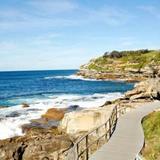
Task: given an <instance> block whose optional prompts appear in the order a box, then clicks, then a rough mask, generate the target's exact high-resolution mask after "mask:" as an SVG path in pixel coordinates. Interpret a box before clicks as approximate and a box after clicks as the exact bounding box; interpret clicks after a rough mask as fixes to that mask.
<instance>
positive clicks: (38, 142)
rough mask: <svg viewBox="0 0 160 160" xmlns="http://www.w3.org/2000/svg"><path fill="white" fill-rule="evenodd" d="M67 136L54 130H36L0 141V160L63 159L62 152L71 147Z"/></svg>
mask: <svg viewBox="0 0 160 160" xmlns="http://www.w3.org/2000/svg"><path fill="white" fill-rule="evenodd" d="M72 145H73V144H72V141H71V140H70V138H69V136H67V135H60V133H59V132H58V131H57V130H55V129H50V130H47V131H46V130H43V129H36V130H32V131H30V132H28V133H27V134H26V135H25V136H22V137H14V138H9V139H6V140H1V141H0V160H57V159H58V155H59V154H60V155H61V156H59V158H61V159H65V157H64V156H63V154H62V153H63V152H65V151H66V150H68V149H69V148H70V147H71V146H72Z"/></svg>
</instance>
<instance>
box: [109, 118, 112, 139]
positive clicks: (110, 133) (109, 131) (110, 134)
mask: <svg viewBox="0 0 160 160" xmlns="http://www.w3.org/2000/svg"><path fill="white" fill-rule="evenodd" d="M111 128H112V126H111V118H109V137H111V134H112V133H111Z"/></svg>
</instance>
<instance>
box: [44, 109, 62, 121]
mask: <svg viewBox="0 0 160 160" xmlns="http://www.w3.org/2000/svg"><path fill="white" fill-rule="evenodd" d="M63 117H64V110H61V109H56V108H50V109H48V111H47V112H46V113H45V114H44V115H42V118H45V119H46V120H61V119H62V118H63Z"/></svg>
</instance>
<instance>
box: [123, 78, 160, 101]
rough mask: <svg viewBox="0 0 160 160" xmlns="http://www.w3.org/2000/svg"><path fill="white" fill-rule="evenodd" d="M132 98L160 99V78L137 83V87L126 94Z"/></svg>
mask: <svg viewBox="0 0 160 160" xmlns="http://www.w3.org/2000/svg"><path fill="white" fill-rule="evenodd" d="M125 96H126V97H128V98H129V99H130V100H135V99H147V98H150V99H160V78H151V79H147V80H146V81H142V82H140V83H138V84H136V85H135V88H134V89H133V90H131V91H128V92H127V93H126V94H125Z"/></svg>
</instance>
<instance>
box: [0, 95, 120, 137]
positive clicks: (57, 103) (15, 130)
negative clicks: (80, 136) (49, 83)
mask: <svg viewBox="0 0 160 160" xmlns="http://www.w3.org/2000/svg"><path fill="white" fill-rule="evenodd" d="M121 96H122V94H121V93H118V92H116V93H108V94H93V95H52V96H51V95H50V96H48V97H46V99H37V100H36V99H35V98H34V103H31V104H30V107H29V108H22V106H21V105H17V106H13V107H9V108H5V109H1V110H0V111H1V112H0V129H1V132H0V139H5V138H9V137H14V136H18V135H23V133H22V129H21V126H22V125H23V124H27V123H30V120H31V119H37V118H40V117H41V115H42V114H44V113H45V112H46V111H47V110H48V109H49V108H51V107H57V108H65V107H69V106H71V105H78V106H80V107H82V108H90V107H98V106H101V105H103V104H104V103H105V101H106V100H114V99H116V98H119V97H121ZM28 101H29V100H28ZM14 114H16V115H15V117H14Z"/></svg>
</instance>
